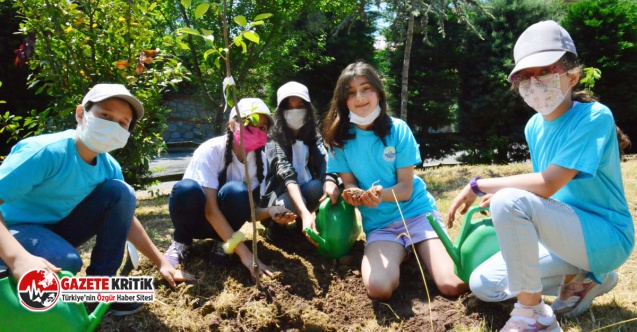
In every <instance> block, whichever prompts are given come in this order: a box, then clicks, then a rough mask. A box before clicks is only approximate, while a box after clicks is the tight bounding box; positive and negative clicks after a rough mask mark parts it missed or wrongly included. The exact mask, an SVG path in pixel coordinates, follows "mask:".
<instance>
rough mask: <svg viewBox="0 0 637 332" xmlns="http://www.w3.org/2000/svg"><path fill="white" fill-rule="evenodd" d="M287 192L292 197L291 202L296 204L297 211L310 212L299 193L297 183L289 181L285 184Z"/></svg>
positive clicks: (301, 212)
mask: <svg viewBox="0 0 637 332" xmlns="http://www.w3.org/2000/svg"><path fill="white" fill-rule="evenodd" d="M287 189H288V193H290V198H292V202H294V205H295V206H296V209H297V211H298V212H299V213H300V214H304V213H310V211H308V209H307V207H306V206H305V203H304V202H303V195H302V194H301V188H300V187H299V185H298V183H290V184H288V185H287Z"/></svg>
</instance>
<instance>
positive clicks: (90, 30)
mask: <svg viewBox="0 0 637 332" xmlns="http://www.w3.org/2000/svg"><path fill="white" fill-rule="evenodd" d="M13 4H14V6H15V8H16V10H17V12H18V13H19V15H20V16H21V17H23V21H22V23H20V32H21V34H22V36H23V37H24V38H27V39H28V40H29V42H28V43H26V44H25V45H24V48H23V49H22V50H23V52H24V54H19V58H20V59H23V60H24V61H25V62H24V66H26V67H28V68H29V69H30V71H31V75H30V79H29V82H28V84H30V87H31V88H34V89H36V90H37V91H36V93H41V92H42V93H46V94H47V95H48V96H50V97H51V99H52V100H53V101H52V102H51V104H49V107H48V108H47V109H46V110H37V111H35V112H34V113H33V114H32V116H31V117H29V119H28V120H27V121H31V123H37V124H39V126H38V127H36V128H34V131H33V133H34V134H37V133H40V132H55V131H61V130H63V129H68V128H74V127H75V126H76V123H75V117H74V116H72V114H74V111H75V107H76V105H78V104H80V102H81V100H82V97H83V96H84V95H85V94H86V92H87V91H88V90H89V89H90V88H91V87H92V86H93V85H95V84H96V83H101V82H113V83H122V84H124V85H126V86H127V87H128V88H129V89H130V90H131V91H132V92H133V93H134V94H135V95H136V96H137V97H138V98H139V99H140V100H141V101H142V102H143V103H144V106H145V116H144V118H143V119H141V121H139V122H138V124H137V127H136V129H135V131H134V133H133V134H132V140H131V141H130V142H129V143H128V144H127V145H126V147H125V148H123V149H120V150H116V151H114V152H113V154H114V155H115V156H116V158H117V159H118V161H119V162H120V163H121V164H122V170H123V172H124V177H125V178H126V180H127V182H129V183H131V184H133V185H134V186H136V187H140V186H143V185H145V184H148V183H150V182H151V181H152V179H150V178H149V177H148V175H149V167H148V166H149V162H150V160H151V158H152V157H153V156H154V155H156V154H157V153H158V151H160V150H161V149H162V148H163V147H164V142H163V140H162V137H161V134H162V132H163V131H164V129H165V116H166V114H167V113H168V110H167V109H166V108H165V107H163V106H162V93H163V92H164V91H165V90H166V88H167V87H169V86H172V87H174V86H176V84H178V83H179V82H181V81H182V79H183V77H184V75H185V72H184V69H183V67H182V66H181V64H180V63H179V62H178V61H177V60H176V59H174V57H173V56H172V55H171V54H168V53H165V45H164V39H163V38H162V31H156V30H153V29H151V27H153V26H154V23H155V20H154V16H153V14H156V12H155V7H156V5H155V4H154V2H153V1H147V0H138V1H134V2H129V1H116V2H113V1H106V0H94V1H86V2H82V3H81V4H79V5H78V4H76V3H71V2H67V1H51V0H23V1H17V2H14V3H13ZM22 55H24V56H22ZM26 123H27V122H25V125H26Z"/></svg>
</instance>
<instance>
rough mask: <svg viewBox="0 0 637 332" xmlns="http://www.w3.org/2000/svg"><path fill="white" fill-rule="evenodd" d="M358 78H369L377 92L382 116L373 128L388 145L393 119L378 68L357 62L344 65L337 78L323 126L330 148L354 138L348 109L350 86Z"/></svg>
mask: <svg viewBox="0 0 637 332" xmlns="http://www.w3.org/2000/svg"><path fill="white" fill-rule="evenodd" d="M356 77H365V78H367V80H368V81H369V84H370V85H371V87H372V89H373V90H374V92H376V94H377V95H378V105H379V106H380V115H379V116H378V118H376V120H374V122H373V124H372V130H373V131H374V134H376V136H378V137H379V138H380V139H381V140H382V142H383V144H386V142H385V136H387V135H388V134H389V131H390V130H391V118H390V117H389V115H388V114H387V97H386V95H385V88H383V84H382V82H381V80H380V76H379V75H378V72H376V69H374V67H372V66H371V65H369V64H367V63H365V62H362V61H358V62H354V63H351V64H349V65H348V66H347V67H345V69H343V71H342V72H341V75H340V76H339V77H338V81H336V87H335V88H334V95H333V96H332V101H331V103H330V109H329V111H328V112H327V115H326V117H325V122H324V125H323V141H324V142H325V144H326V145H327V146H328V147H329V148H330V149H333V148H335V147H339V148H340V147H343V145H344V144H345V141H346V140H350V139H353V138H354V137H355V136H356V135H355V134H354V133H350V131H349V128H350V121H349V109H348V108H347V98H348V93H349V85H350V83H351V81H352V80H353V79H354V78H356Z"/></svg>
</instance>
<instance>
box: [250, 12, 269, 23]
mask: <svg viewBox="0 0 637 332" xmlns="http://www.w3.org/2000/svg"><path fill="white" fill-rule="evenodd" d="M270 17H272V14H270V13H263V14H259V15H257V17H255V18H254V20H255V21H259V20H265V19H266V18H270Z"/></svg>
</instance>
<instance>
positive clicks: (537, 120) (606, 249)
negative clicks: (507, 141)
mask: <svg viewBox="0 0 637 332" xmlns="http://www.w3.org/2000/svg"><path fill="white" fill-rule="evenodd" d="M525 135H526V140H527V143H528V145H529V150H530V152H531V160H532V163H533V171H534V172H542V171H543V170H544V169H546V168H547V167H548V166H549V165H550V164H553V165H557V166H561V167H564V168H568V169H574V170H578V171H579V173H578V174H577V175H576V176H575V178H573V180H571V181H569V182H568V183H567V184H566V185H565V186H564V187H562V189H560V190H559V191H558V192H556V193H555V194H554V195H553V196H552V198H554V199H556V200H559V201H561V202H564V203H566V204H568V205H570V206H571V207H572V208H573V209H574V210H575V211H576V212H577V215H578V217H579V219H580V222H581V224H582V230H583V232H584V241H585V243H586V252H587V254H588V259H589V264H590V267H591V270H592V272H593V274H594V276H595V278H597V279H598V280H603V278H601V279H600V277H601V276H603V274H605V273H607V272H610V271H612V270H614V269H616V268H617V267H619V266H620V265H621V264H623V263H624V262H625V261H626V260H627V259H628V257H629V256H630V253H631V251H632V249H633V245H634V242H635V229H634V226H633V220H632V217H631V215H630V211H629V209H628V204H627V203H626V197H625V195H624V185H623V182H622V173H621V168H620V157H619V145H618V143H617V133H616V130H615V120H614V119H613V114H612V113H611V111H610V110H609V109H608V107H606V106H604V105H602V104H600V103H597V102H594V103H578V102H576V103H575V104H574V105H573V107H572V108H571V109H570V110H568V111H567V112H566V113H564V114H563V115H562V116H560V117H559V118H557V119H555V120H553V121H545V120H544V118H542V116H540V115H539V114H536V115H535V116H533V117H532V118H531V119H530V120H529V122H528V123H527V125H526V128H525Z"/></svg>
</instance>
